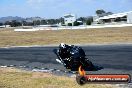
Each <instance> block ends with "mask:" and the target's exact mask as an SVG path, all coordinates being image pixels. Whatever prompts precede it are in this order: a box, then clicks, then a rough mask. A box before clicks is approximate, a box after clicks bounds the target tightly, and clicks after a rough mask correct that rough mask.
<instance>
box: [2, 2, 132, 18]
mask: <svg viewBox="0 0 132 88" xmlns="http://www.w3.org/2000/svg"><path fill="white" fill-rule="evenodd" d="M98 9H103V10H105V11H106V12H113V13H120V12H127V11H132V0H0V17H6V16H20V17H35V16H39V17H43V18H60V17H62V16H64V15H65V14H68V13H72V14H76V15H77V17H81V16H84V17H86V16H93V15H96V13H95V11H96V10H98Z"/></svg>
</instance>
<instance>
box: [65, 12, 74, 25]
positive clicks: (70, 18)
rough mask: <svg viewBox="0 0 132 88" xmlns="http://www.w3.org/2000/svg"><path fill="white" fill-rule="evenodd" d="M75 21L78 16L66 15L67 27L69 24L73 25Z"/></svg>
mask: <svg viewBox="0 0 132 88" xmlns="http://www.w3.org/2000/svg"><path fill="white" fill-rule="evenodd" d="M75 21H76V16H75V15H74V14H66V15H64V22H65V25H68V24H69V23H71V24H72V25H73V23H74V22H75Z"/></svg>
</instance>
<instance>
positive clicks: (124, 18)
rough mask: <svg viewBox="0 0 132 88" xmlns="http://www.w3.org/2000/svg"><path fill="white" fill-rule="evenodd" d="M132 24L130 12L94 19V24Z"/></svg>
mask: <svg viewBox="0 0 132 88" xmlns="http://www.w3.org/2000/svg"><path fill="white" fill-rule="evenodd" d="M114 22H115V23H128V24H130V23H132V11H129V12H124V13H117V14H112V15H108V16H103V17H99V18H97V19H94V23H100V24H105V23H114Z"/></svg>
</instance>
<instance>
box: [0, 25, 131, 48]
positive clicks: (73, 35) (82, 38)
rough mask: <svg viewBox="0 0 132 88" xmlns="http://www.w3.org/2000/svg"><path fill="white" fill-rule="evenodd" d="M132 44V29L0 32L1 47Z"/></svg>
mask: <svg viewBox="0 0 132 88" xmlns="http://www.w3.org/2000/svg"><path fill="white" fill-rule="evenodd" d="M61 42H64V43H68V44H89V43H99V44H110V43H132V27H122V28H102V29H88V30H58V31H53V30H47V31H35V32H14V31H13V30H1V31H0V47H3V46H28V45H49V44H57V45H58V44H60V43H61Z"/></svg>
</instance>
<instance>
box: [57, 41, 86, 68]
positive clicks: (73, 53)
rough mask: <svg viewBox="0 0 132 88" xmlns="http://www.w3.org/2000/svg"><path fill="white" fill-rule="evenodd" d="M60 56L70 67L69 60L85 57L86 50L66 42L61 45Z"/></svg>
mask: <svg viewBox="0 0 132 88" xmlns="http://www.w3.org/2000/svg"><path fill="white" fill-rule="evenodd" d="M58 53H59V56H60V58H61V59H62V60H63V61H64V63H65V64H64V65H65V67H67V68H68V65H70V64H69V63H68V62H71V63H72V62H73V61H75V60H79V59H78V57H80V58H85V52H84V51H83V49H82V48H81V47H78V46H74V45H67V44H64V43H61V44H60V45H59V52H58Z"/></svg>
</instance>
